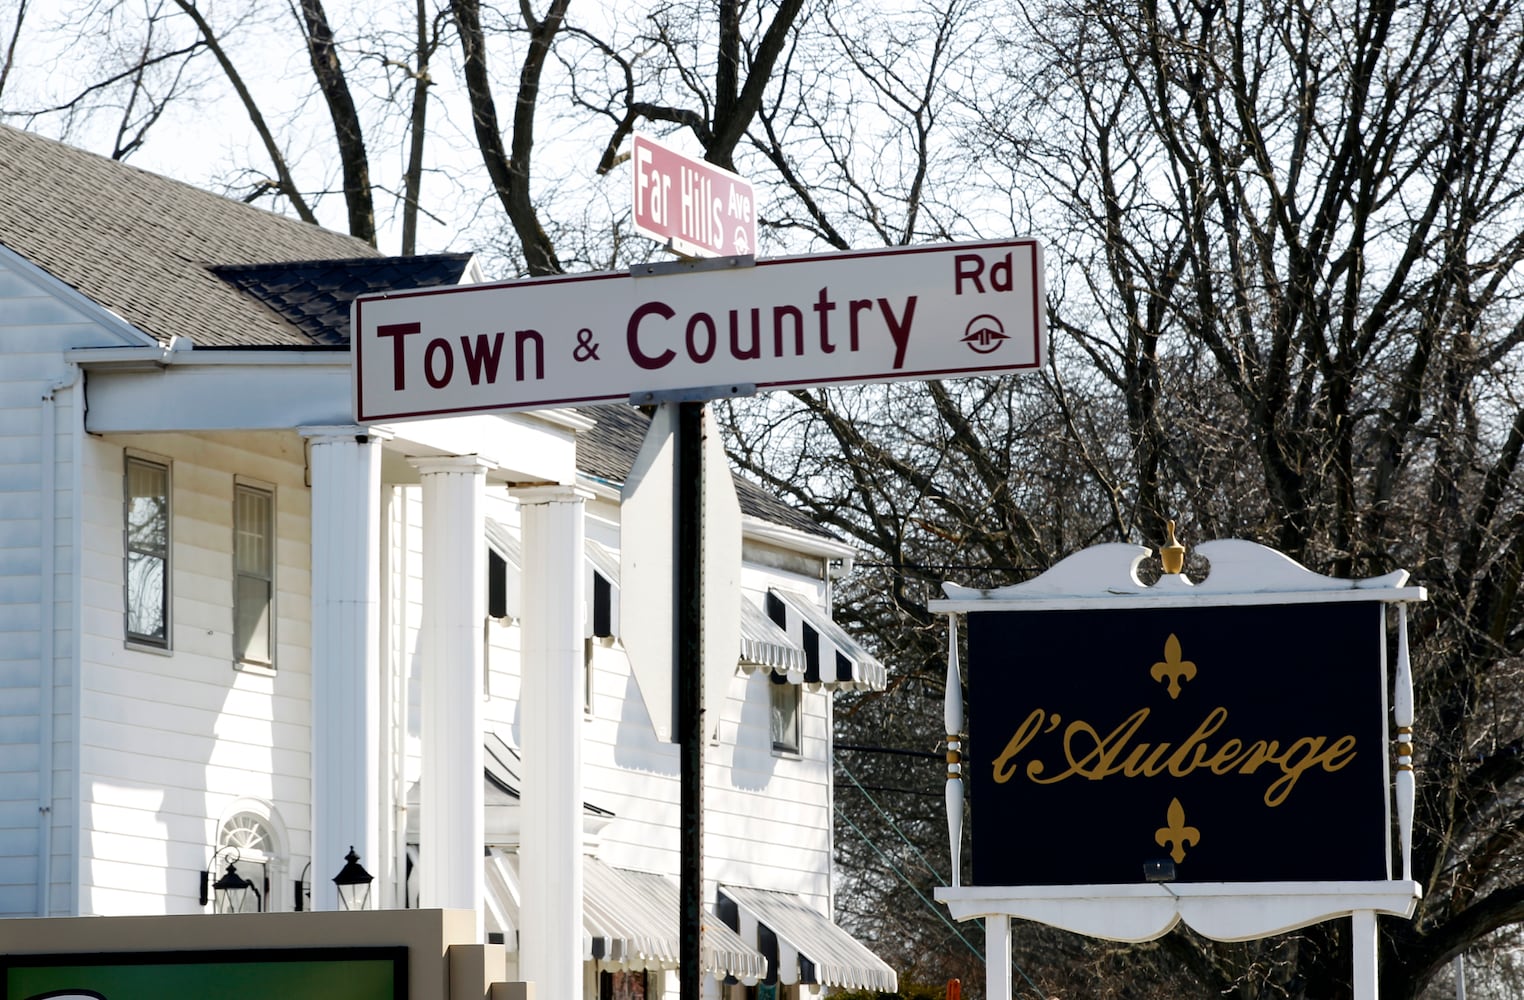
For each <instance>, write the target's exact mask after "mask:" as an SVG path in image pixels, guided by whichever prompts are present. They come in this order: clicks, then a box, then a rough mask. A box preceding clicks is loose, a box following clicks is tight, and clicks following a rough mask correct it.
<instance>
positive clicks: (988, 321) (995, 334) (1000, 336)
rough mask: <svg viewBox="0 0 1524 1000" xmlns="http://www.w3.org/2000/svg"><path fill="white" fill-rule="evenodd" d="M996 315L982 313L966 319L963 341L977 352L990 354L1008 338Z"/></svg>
mask: <svg viewBox="0 0 1524 1000" xmlns="http://www.w3.org/2000/svg"><path fill="white" fill-rule="evenodd" d="M1010 339H1011V338H1010V336H1009V335H1007V334H1006V332H1005V327H1004V326H1003V325H1002V324H1001V322H1000V320H999V318H998V317H995V316H990V315H988V314H982V315H979V316H975V317H974V318H973V319H971V320H969V321H968V328H967V332H966V333H964V334H963V342H964V343H965V344H967V345H968V346H969V348H970V349H971V350H973V351H975V352H976V353H978V354H992V353H994V352H995V351H997V350H999V348H1000V345H1001V344H1003V343H1005V342H1006V341H1007V340H1010Z"/></svg>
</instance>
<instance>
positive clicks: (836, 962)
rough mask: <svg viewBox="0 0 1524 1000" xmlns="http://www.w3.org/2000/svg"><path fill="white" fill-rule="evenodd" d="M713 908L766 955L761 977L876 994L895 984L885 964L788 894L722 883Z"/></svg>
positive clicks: (895, 979) (739, 933)
mask: <svg viewBox="0 0 1524 1000" xmlns="http://www.w3.org/2000/svg"><path fill="white" fill-rule="evenodd" d="M716 909H717V910H718V911H719V915H720V918H721V919H722V920H724V921H725V922H726V923H727V924H729V925H730V926H731V927H732V928H734V929H735V931H736V933H737V934H738V935H739V936H740V938H741V940H742V941H743V942H745V943H746V944H748V945H755V947H756V949H757V951H759V952H761V953H762V954H763V955H764V956H765V957H766V959H767V966H768V967H767V972H766V975H765V976H764V977H763V981H764V982H767V983H784V984H785V985H792V984H794V983H805V984H814V985H819V986H830V987H842V988H845V989H856V990H877V991H878V992H880V993H893V992H894V991H895V990H897V989H898V988H899V985H898V977H897V976H896V975H895V972H894V970H893V969H891V968H890V967H889V965H888V963H886V962H885V961H884V960H883V959H881V958H879V957H878V956H877V955H875V954H873V952H871V951H869V950H868V949H867V948H866V947H865V946H864V945H863V944H862V943H861V942H859V941H858V940H857V939H856V938H854V937H853V936H852V935H850V934H848V933H847V932H846V931H844V930H842V929H841V928H840V927H838V926H836V924H835V923H833V922H832V921H831V920H830V918H828V917H826V916H824V915H823V914H821V913H820V912H819V911H817V910H815V909H814V908H812V907H811V906H810V905H809V904H807V903H806V902H805V901H804V900H803V899H801V898H799V897H798V896H796V895H794V894H792V893H787V892H773V891H770V890H767V889H750V888H746V887H743V886H730V885H722V886H720V897H719V905H718V906H717V907H716Z"/></svg>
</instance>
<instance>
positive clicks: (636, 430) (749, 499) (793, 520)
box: [577, 405, 836, 539]
mask: <svg viewBox="0 0 1524 1000" xmlns="http://www.w3.org/2000/svg"><path fill="white" fill-rule="evenodd" d="M580 412H581V413H583V414H584V415H586V416H589V417H592V418H593V419H594V420H596V421H598V424H597V426H595V427H594V428H593V429H592V430H590V431H588V432H587V433H586V434H583V435H580V436H579V437H578V438H577V468H578V469H579V470H581V471H582V472H583V473H584V474H586V475H589V476H592V477H593V478H594V479H597V480H600V481H602V482H605V483H608V484H610V485H612V486H621V485H623V483H624V481H625V479H626V478H628V477H629V475H630V467H631V466H632V465H634V464H635V456H636V454H638V453H639V451H640V442H641V441H642V440H644V438H645V436H646V427H647V425H649V424H650V422H651V421H650V418H648V417H647V416H646V415H645V414H644V413H642V412H641V411H640V409H639V408H638V407H634V406H622V405H616V406H585V407H581V408H580ZM735 484H736V497H737V499H739V500H740V502H741V512H742V513H743V514H750V515H752V516H753V517H759V518H761V519H762V520H764V521H767V522H769V523H771V524H778V525H782V526H784V527H787V528H794V529H795V530H797V531H802V532H804V533H805V534H809V535H814V536H816V537H818V538H830V539H835V537H836V536H835V535H833V534H831V532H829V531H827V530H825V529H824V528H822V527H821V526H820V525H818V524H816V523H815V522H814V521H813V520H812V519H811V518H810V517H809V516H808V515H806V514H805V513H804V512H803V511H800V510H796V509H795V508H793V507H790V506H788V505H787V504H785V503H783V502H781V501H780V500H778V498H776V497H774V496H773V495H772V494H770V493H768V492H767V491H766V490H764V489H763V488H762V487H760V486H758V485H757V484H755V483H753V482H750V481H748V480H745V479H741V478H740V477H735Z"/></svg>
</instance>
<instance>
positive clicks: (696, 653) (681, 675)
mask: <svg viewBox="0 0 1524 1000" xmlns="http://www.w3.org/2000/svg"><path fill="white" fill-rule="evenodd" d="M704 406H705V404H704V403H701V402H698V403H696V402H685V403H678V404H677V426H676V429H675V437H676V440H675V441H674V448H675V450H676V453H677V454H676V462H675V463H674V464H675V466H676V470H677V484H676V485H677V511H676V518H677V602H676V607H677V622H676V623H675V624H676V630H675V633H676V635H677V637H678V638H677V644H676V654H677V664H676V666H677V678H678V682H677V683H678V688H677V690H678V696H677V720H678V724H677V728H678V732H679V733H681V750H680V752H681V756H682V765H681V773H680V778H679V781H680V785H681V789H680V792H679V795H680V804H679V807H678V812H679V824H680V827H681V834H680V841H681V843H680V844H679V848H678V849H679V854H680V856H681V857H680V860H679V866H680V871H679V879H678V892H679V895H680V896H681V897H682V898H681V900H680V902H679V910H680V913H679V917H680V924H681V926H680V927H679V928H678V932H679V935H680V941H681V943H680V946H679V951H678V963H679V964H678V992H679V996H680V997H681V1000H701V997H702V996H703V983H704V980H703V966H702V961H703V943H704V938H703V935H704V925H703V920H702V914H703V910H704V742H705V732H706V727H705V725H704V660H703V654H704V650H703V639H702V634H701V623H702V619H703V610H702V608H703V605H702V591H701V588H702V587H703V585H704V581H703V566H704V551H703V544H704V538H703V497H704V475H705V473H706V472H708V471H709V470H707V469H705V468H704V441H703V436H702V435H703V423H704Z"/></svg>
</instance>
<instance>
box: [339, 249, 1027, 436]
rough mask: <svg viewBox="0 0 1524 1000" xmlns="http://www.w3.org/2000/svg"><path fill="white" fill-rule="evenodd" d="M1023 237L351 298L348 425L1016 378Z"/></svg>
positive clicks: (1023, 346)
mask: <svg viewBox="0 0 1524 1000" xmlns="http://www.w3.org/2000/svg"><path fill="white" fill-rule="evenodd" d="M1042 273H1043V272H1042V250H1041V247H1040V246H1039V245H1038V244H1037V242H1036V241H1035V240H1031V239H1017V240H1006V241H1000V242H991V243H964V244H942V245H938V246H924V247H903V248H895V249H883V250H864V251H849V252H844V253H833V254H823V255H818V256H808V257H780V258H775V259H770V260H762V261H757V263H756V265H755V266H754V267H741V268H733V269H728V270H720V269H715V270H694V271H681V272H679V273H661V274H655V275H647V276H641V277H634V276H631V275H630V274H629V273H625V272H618V273H600V274H581V275H565V276H557V277H553V278H532V279H528V280H525V281H516V282H510V283H507V284H497V285H467V286H458V287H450V288H432V289H422V290H418V291H410V292H397V293H389V294H382V295H374V296H364V297H361V298H358V299H356V300H355V302H354V306H353V311H352V313H351V319H352V323H351V329H352V331H353V335H352V337H351V350H352V352H353V356H354V365H353V370H354V379H355V387H354V388H355V391H354V399H355V418H356V420H357V421H358V422H360V423H375V422H379V421H387V420H400V419H406V418H410V417H432V416H440V415H444V414H452V413H467V412H481V411H489V410H511V409H536V408H545V407H554V406H567V405H573V404H577V403H592V402H605V401H612V400H625V399H628V398H629V397H630V396H632V395H635V394H637V393H651V392H654V393H660V392H666V391H672V390H681V389H699V388H710V387H716V386H730V385H734V386H741V385H752V386H756V387H757V388H759V389H766V388H786V387H787V388H794V387H802V386H819V385H832V384H841V383H852V382H886V381H901V380H908V379H931V378H954V377H958V376H963V375H987V374H1000V373H1003V372H1015V371H1024V370H1030V369H1033V368H1037V367H1039V366H1041V365H1042V364H1043V363H1044V362H1045V360H1046V355H1047V350H1046V332H1045V324H1044V320H1043V277H1042Z"/></svg>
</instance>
